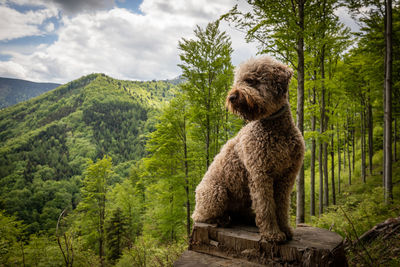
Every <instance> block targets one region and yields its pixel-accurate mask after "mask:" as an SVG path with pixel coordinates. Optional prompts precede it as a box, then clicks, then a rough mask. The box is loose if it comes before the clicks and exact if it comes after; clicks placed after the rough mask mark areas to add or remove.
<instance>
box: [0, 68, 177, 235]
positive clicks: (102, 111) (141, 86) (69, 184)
mask: <svg viewBox="0 0 400 267" xmlns="http://www.w3.org/2000/svg"><path fill="white" fill-rule="evenodd" d="M174 87H175V85H174V84H172V83H171V82H168V81H152V82H136V81H118V80H114V79H112V78H110V77H107V76H105V75H103V74H91V75H88V76H85V77H82V78H80V79H78V80H75V81H72V82H70V83H68V84H65V85H62V86H59V87H58V88H57V89H55V90H52V91H50V92H47V93H45V94H43V95H40V96H38V97H36V98H33V99H31V100H29V101H27V102H23V103H19V104H17V105H14V106H12V107H9V108H6V109H3V110H1V111H0V209H4V210H5V211H6V212H7V213H8V214H16V216H17V218H18V219H20V220H23V221H24V222H25V223H26V224H27V225H28V229H27V234H33V233H36V232H37V231H39V230H46V231H50V232H53V231H54V229H55V222H56V221H57V216H58V215H59V214H60V213H61V211H62V210H63V209H64V208H71V209H74V208H76V205H77V204H78V202H79V199H80V196H79V188H80V186H81V180H82V173H83V171H84V168H85V165H86V162H87V160H88V159H92V160H94V159H96V158H101V157H103V155H105V154H107V155H110V156H112V157H113V159H114V164H115V165H117V166H116V170H117V172H116V173H115V174H114V175H113V177H112V179H111V180H112V182H113V183H116V182H118V181H121V180H122V178H123V177H126V174H127V173H128V172H129V169H130V165H131V164H132V162H134V161H136V160H139V159H140V158H142V157H143V156H144V155H145V153H146V152H145V141H146V140H145V136H146V133H148V132H149V131H152V129H153V126H152V120H151V119H149V114H151V115H150V116H152V115H153V114H154V110H155V108H157V107H158V106H159V105H160V104H159V103H160V102H161V101H162V100H165V99H169V98H170V97H171V96H172V93H170V90H173V88H174Z"/></svg>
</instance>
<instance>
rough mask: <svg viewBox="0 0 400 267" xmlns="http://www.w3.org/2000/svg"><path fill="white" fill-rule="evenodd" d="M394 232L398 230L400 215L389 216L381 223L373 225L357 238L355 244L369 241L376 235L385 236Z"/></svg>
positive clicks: (399, 230) (399, 227) (399, 228)
mask: <svg viewBox="0 0 400 267" xmlns="http://www.w3.org/2000/svg"><path fill="white" fill-rule="evenodd" d="M396 232H400V217H397V218H389V219H387V220H386V221H384V222H383V223H379V224H377V225H375V226H374V227H373V228H372V229H370V230H368V231H367V232H365V233H364V234H362V235H361V236H360V237H359V238H358V240H357V242H355V245H357V244H359V243H369V242H371V241H372V240H374V239H376V238H377V237H378V236H381V237H382V238H385V237H386V236H390V235H392V234H393V233H396Z"/></svg>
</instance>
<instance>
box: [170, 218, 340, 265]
mask: <svg viewBox="0 0 400 267" xmlns="http://www.w3.org/2000/svg"><path fill="white" fill-rule="evenodd" d="M260 264H261V265H260ZM174 266H182V267H183V266H186V267H188V266H193V267H194V266H210V267H214V266H215V267H216V266H343V267H345V266H348V265H347V260H346V256H345V252H344V245H343V238H342V237H341V236H340V235H339V234H337V233H334V232H331V231H328V230H326V229H321V228H315V227H310V226H306V225H301V226H299V227H297V228H296V229H295V230H294V233H293V240H290V241H288V242H284V243H270V242H266V241H264V240H262V238H261V236H260V233H259V232H258V229H257V228H256V227H249V226H233V227H230V228H219V227H216V226H215V225H211V224H205V223H196V224H195V225H194V228H193V234H192V238H191V243H190V246H189V250H188V251H186V252H184V253H183V255H182V256H181V258H180V259H179V260H178V261H177V262H175V263H174Z"/></svg>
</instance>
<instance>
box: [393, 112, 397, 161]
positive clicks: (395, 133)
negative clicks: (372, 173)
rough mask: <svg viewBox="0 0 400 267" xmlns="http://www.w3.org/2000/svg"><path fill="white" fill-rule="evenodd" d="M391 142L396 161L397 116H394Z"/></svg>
mask: <svg viewBox="0 0 400 267" xmlns="http://www.w3.org/2000/svg"><path fill="white" fill-rule="evenodd" d="M393 138H394V140H393V142H394V151H393V154H394V159H393V160H394V162H396V161H397V118H394V133H393Z"/></svg>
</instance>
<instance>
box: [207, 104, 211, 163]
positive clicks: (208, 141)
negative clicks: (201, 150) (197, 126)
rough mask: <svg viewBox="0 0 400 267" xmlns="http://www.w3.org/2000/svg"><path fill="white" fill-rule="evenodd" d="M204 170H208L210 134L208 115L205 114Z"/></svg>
mask: <svg viewBox="0 0 400 267" xmlns="http://www.w3.org/2000/svg"><path fill="white" fill-rule="evenodd" d="M207 112H210V110H209V108H207ZM206 124H207V125H206V128H207V129H206V131H207V133H206V170H208V167H209V166H210V135H211V130H210V115H209V114H207V115H206Z"/></svg>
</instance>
